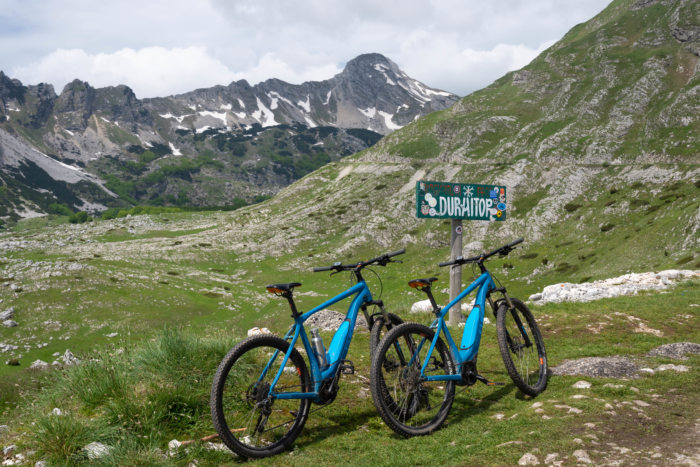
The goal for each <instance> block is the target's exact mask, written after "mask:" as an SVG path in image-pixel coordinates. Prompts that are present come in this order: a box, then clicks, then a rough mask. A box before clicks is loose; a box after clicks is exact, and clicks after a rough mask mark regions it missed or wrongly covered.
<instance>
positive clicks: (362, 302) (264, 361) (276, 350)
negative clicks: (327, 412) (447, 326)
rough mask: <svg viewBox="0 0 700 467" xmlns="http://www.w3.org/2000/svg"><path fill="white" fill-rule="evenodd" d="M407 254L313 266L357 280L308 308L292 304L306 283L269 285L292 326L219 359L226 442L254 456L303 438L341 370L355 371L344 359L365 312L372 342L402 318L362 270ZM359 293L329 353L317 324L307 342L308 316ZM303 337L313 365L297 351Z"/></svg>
mask: <svg viewBox="0 0 700 467" xmlns="http://www.w3.org/2000/svg"><path fill="white" fill-rule="evenodd" d="M405 251H406V250H405V249H404V250H400V251H395V252H392V253H387V254H384V255H381V256H378V257H376V258H373V259H370V260H369V261H362V262H359V263H353V264H341V263H335V264H333V265H332V266H328V267H320V268H314V272H320V271H333V272H332V273H331V275H333V274H337V273H339V272H341V271H349V272H350V274H351V275H352V278H353V279H354V280H355V281H356V284H355V285H354V286H352V287H350V288H349V289H347V290H346V291H345V292H342V293H340V294H338V295H336V296H335V297H333V298H331V299H330V300H328V301H326V302H324V303H322V304H320V305H318V306H317V307H316V308H313V309H312V310H310V311H307V312H306V313H300V312H299V311H297V307H296V304H295V303H294V298H293V291H294V288H295V287H299V286H301V284H300V283H298V282H291V283H288V284H272V285H268V286H267V290H268V292H270V293H272V294H275V295H279V296H282V297H284V298H286V299H287V301H288V302H289V306H290V308H291V310H292V318H293V319H294V324H293V325H292V326H291V328H290V329H289V331H288V332H287V334H286V335H285V336H284V338H282V339H281V338H279V337H276V336H273V335H272V334H263V335H257V336H252V337H249V338H247V339H245V340H243V341H241V342H240V343H239V344H237V345H236V346H235V347H233V349H231V350H230V351H229V353H228V354H227V355H226V356H225V357H224V359H223V360H222V361H221V363H220V364H219V368H218V369H217V371H216V375H215V376H214V382H213V384H212V389H211V399H210V407H211V415H212V419H213V421H214V427H215V428H216V431H217V432H218V434H219V436H220V437H221V440H222V441H223V442H224V444H226V446H228V447H229V448H230V449H231V450H232V451H234V452H235V453H237V454H239V455H241V456H244V457H249V458H250V457H266V456H271V455H274V454H278V453H280V452H282V451H283V450H285V449H287V448H289V447H290V446H291V444H292V443H293V442H294V440H295V439H296V437H297V436H299V433H300V432H301V430H302V428H303V427H304V423H306V419H307V417H308V416H309V407H310V406H311V403H316V404H321V405H325V404H329V403H331V402H333V400H334V399H335V397H336V394H337V393H338V383H339V381H340V377H341V375H342V374H352V373H354V366H353V363H352V362H351V361H350V360H346V359H345V357H346V355H347V353H348V348H349V347H350V342H351V340H352V336H353V331H354V329H355V322H356V320H357V316H358V314H359V312H360V310H362V312H363V313H364V316H365V319H366V321H367V324H368V326H369V328H370V330H371V336H370V346H371V347H375V346H376V345H377V343H378V342H379V341H380V339H381V337H382V336H383V334H384V333H385V332H386V331H387V330H389V329H392V327H393V326H396V325H398V324H400V323H401V322H402V321H401V319H400V318H399V317H398V316H396V315H393V314H391V313H387V312H386V310H385V309H384V304H383V303H382V301H381V300H375V299H373V298H372V293H371V292H370V289H369V287H368V286H367V283H366V282H365V280H364V278H363V277H362V271H363V269H365V268H366V267H368V266H371V265H377V266H386V265H387V264H389V263H394V262H400V261H396V260H392V259H391V258H392V257H394V256H397V255H400V254H403V253H404V252H405ZM370 270H371V269H370ZM377 277H379V276H377ZM380 283H381V280H380ZM353 296H354V298H353V300H352V302H351V303H350V307H349V309H348V312H347V314H346V316H345V320H344V321H343V322H342V323H341V324H340V326H339V327H338V329H337V330H336V332H335V334H334V335H333V338H332V340H331V343H330V345H329V346H328V350H327V351H326V349H325V347H324V345H323V341H322V339H321V337H320V336H319V335H318V330H317V329H312V330H311V334H312V338H311V339H309V337H308V336H307V334H306V330H305V329H304V321H306V320H307V319H309V318H310V317H311V316H312V315H313V314H314V313H317V312H319V311H321V310H323V309H325V308H328V307H329V306H331V305H333V304H334V303H337V302H339V301H341V300H343V299H345V298H349V297H353ZM380 296H381V292H380ZM373 305H374V306H377V307H378V308H379V310H380V311H378V312H376V313H374V314H371V315H370V314H369V312H368V311H367V309H368V307H370V306H373ZM300 338H301V342H302V343H303V346H304V351H305V353H306V356H307V358H308V363H309V365H308V366H307V363H306V361H305V359H304V357H302V354H301V352H299V350H297V348H296V344H297V342H298V341H299V339H300ZM309 367H310V368H311V373H310V374H309Z"/></svg>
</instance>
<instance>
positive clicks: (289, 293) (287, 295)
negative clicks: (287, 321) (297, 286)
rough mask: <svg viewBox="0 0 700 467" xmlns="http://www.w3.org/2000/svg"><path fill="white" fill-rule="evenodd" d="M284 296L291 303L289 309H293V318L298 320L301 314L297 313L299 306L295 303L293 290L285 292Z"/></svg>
mask: <svg viewBox="0 0 700 467" xmlns="http://www.w3.org/2000/svg"><path fill="white" fill-rule="evenodd" d="M282 296H283V297H284V298H286V299H287V301H288V302H289V307H290V308H291V309H292V318H296V317H297V316H299V312H298V311H297V305H296V303H294V296H293V295H292V291H291V290H287V291H285V292H284V293H283V294H282Z"/></svg>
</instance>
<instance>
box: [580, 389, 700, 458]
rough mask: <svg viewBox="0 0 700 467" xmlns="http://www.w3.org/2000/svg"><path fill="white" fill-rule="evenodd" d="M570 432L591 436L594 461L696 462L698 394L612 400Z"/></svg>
mask: <svg viewBox="0 0 700 467" xmlns="http://www.w3.org/2000/svg"><path fill="white" fill-rule="evenodd" d="M586 425H587V426H586ZM593 425H595V426H593ZM591 435H592V436H591ZM574 436H578V437H581V438H584V439H586V438H588V439H590V440H592V441H591V444H590V445H589V446H588V453H589V454H590V457H591V460H592V462H593V463H594V464H595V465H659V466H661V465H696V466H700V443H698V440H699V439H700V395H698V394H695V395H674V394H663V395H659V397H656V398H655V400H654V402H653V403H650V404H645V403H642V404H641V405H640V404H635V403H634V401H633V402H632V403H629V402H628V403H621V404H617V405H616V406H615V407H614V409H613V410H610V411H609V412H608V413H607V414H606V415H605V416H604V417H603V418H602V419H601V418H598V419H597V420H595V423H594V424H584V425H582V426H581V428H579V429H576V430H574Z"/></svg>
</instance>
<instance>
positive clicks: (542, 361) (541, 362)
mask: <svg viewBox="0 0 700 467" xmlns="http://www.w3.org/2000/svg"><path fill="white" fill-rule="evenodd" d="M540 365H544V360H543V359H542V357H540Z"/></svg>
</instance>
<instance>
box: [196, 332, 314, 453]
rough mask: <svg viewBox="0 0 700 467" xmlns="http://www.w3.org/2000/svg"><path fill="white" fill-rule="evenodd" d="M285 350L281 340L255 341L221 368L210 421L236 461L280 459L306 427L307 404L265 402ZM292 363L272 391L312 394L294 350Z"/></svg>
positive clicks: (229, 356)
mask: <svg viewBox="0 0 700 467" xmlns="http://www.w3.org/2000/svg"><path fill="white" fill-rule="evenodd" d="M288 348H289V343H288V342H287V341H285V340H283V339H280V338H279V337H275V336H272V335H260V336H253V337H250V338H248V339H245V340H243V341H241V342H240V343H239V344H237V345H236V346H235V347H233V348H232V349H231V350H230V351H229V353H228V354H227V355H226V356H225V357H224V358H223V360H222V361H221V363H220V364H219V367H218V369H217V371H216V375H215V376H214V381H213V383H212V388H211V397H210V400H209V405H210V409H211V416H212V420H213V422H214V428H216V432H217V433H218V434H219V436H220V437H221V440H222V441H223V442H224V444H225V445H226V446H227V447H228V448H229V449H231V450H232V451H233V452H235V453H236V454H238V455H240V456H243V457H246V458H260V457H267V456H272V455H275V454H279V453H280V452H282V451H284V450H285V449H288V448H290V447H291V445H292V443H293V442H294V440H295V439H296V438H297V436H299V433H300V432H301V430H302V428H303V427H304V424H305V423H306V419H307V418H308V415H309V406H310V404H311V402H310V400H309V399H278V398H271V397H269V388H270V383H272V381H273V380H274V378H275V376H276V375H277V371H278V370H279V365H280V364H281V363H282V360H283V359H284V355H285V353H286V352H287V349H288ZM290 360H291V361H287V365H286V367H285V369H284V370H283V373H282V375H281V376H280V379H279V381H278V382H277V385H276V386H275V387H276V389H277V390H278V391H282V390H284V389H285V388H286V389H287V390H288V391H289V390H291V391H293V392H307V391H310V390H311V382H310V379H309V373H308V370H307V367H306V362H305V361H304V359H303V357H302V356H301V354H300V353H299V352H298V351H297V350H296V349H294V350H292V353H291V355H290ZM268 366H269V367H268ZM265 368H268V369H267V371H266V372H265ZM263 373H264V374H263Z"/></svg>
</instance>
